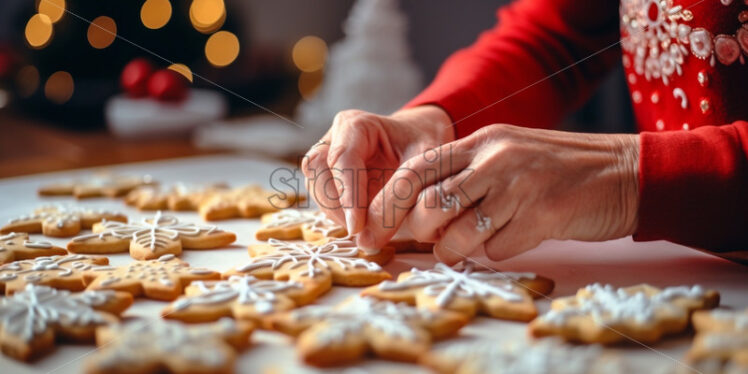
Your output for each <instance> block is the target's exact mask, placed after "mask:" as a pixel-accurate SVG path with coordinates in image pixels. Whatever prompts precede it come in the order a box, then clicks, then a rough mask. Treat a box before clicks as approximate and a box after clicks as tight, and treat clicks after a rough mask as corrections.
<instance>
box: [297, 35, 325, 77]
mask: <svg viewBox="0 0 748 374" xmlns="http://www.w3.org/2000/svg"><path fill="white" fill-rule="evenodd" d="M291 57H292V58H293V63H294V65H296V67H297V68H298V69H299V70H301V71H304V72H313V71H317V70H320V69H322V68H323V67H325V61H326V60H327V43H325V41H324V40H322V39H320V38H318V37H316V36H311V35H310V36H305V37H303V38H301V39H299V41H297V42H296V44H294V46H293V51H292V52H291Z"/></svg>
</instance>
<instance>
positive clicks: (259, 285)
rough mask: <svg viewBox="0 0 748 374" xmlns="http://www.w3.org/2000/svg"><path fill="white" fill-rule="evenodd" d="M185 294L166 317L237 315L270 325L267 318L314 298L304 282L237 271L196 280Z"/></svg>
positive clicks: (198, 319)
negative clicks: (218, 278)
mask: <svg viewBox="0 0 748 374" xmlns="http://www.w3.org/2000/svg"><path fill="white" fill-rule="evenodd" d="M185 295H186V296H184V297H180V298H179V299H178V300H177V301H175V302H173V303H172V304H171V305H169V306H168V307H166V309H164V311H163V313H162V314H163V316H164V318H171V319H178V320H181V321H185V322H208V321H215V320H217V319H219V318H221V317H234V318H236V319H240V320H248V321H252V322H254V323H255V324H257V325H261V326H265V327H268V326H267V324H266V323H265V321H266V318H267V317H268V316H270V315H272V314H274V313H278V312H284V311H287V310H289V309H292V308H294V307H296V306H297V305H304V304H309V303H310V302H312V301H313V300H314V298H313V297H311V295H310V294H309V293H308V292H306V291H305V289H304V286H303V285H302V284H301V283H298V282H293V281H276V280H268V279H257V278H255V277H253V276H251V275H244V276H239V275H234V276H231V277H229V278H228V279H227V280H222V281H207V282H204V281H196V282H192V284H190V285H189V287H187V288H186V289H185Z"/></svg>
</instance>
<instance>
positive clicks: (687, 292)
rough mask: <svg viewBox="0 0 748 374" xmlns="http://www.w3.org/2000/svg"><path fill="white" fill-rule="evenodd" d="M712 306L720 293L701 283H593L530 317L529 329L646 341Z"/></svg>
mask: <svg viewBox="0 0 748 374" xmlns="http://www.w3.org/2000/svg"><path fill="white" fill-rule="evenodd" d="M717 304H719V294H718V293H717V292H716V291H712V290H705V289H704V288H702V287H701V286H693V287H686V286H679V287H668V288H665V289H658V288H656V287H652V286H649V285H646V284H641V285H637V286H632V287H626V288H614V287H613V286H611V285H605V286H603V285H600V284H598V283H595V284H592V285H589V286H587V287H585V288H582V289H580V290H579V291H577V294H576V295H575V296H571V297H564V298H560V299H556V300H554V301H553V302H552V303H551V310H550V311H549V312H548V313H546V314H545V315H542V316H540V317H538V318H536V319H535V320H534V321H532V322H531V323H530V326H529V328H530V332H531V333H532V334H533V335H534V336H547V335H559V336H561V337H563V338H565V339H568V340H572V341H579V342H582V343H602V344H609V343H615V342H618V341H622V340H626V339H633V340H634V341H638V342H650V343H651V342H654V341H657V340H659V339H660V338H661V337H662V336H663V335H665V334H672V333H677V332H681V331H683V330H685V329H686V328H687V327H688V325H689V323H690V315H691V312H692V311H694V310H698V309H710V308H714V307H715V306H717Z"/></svg>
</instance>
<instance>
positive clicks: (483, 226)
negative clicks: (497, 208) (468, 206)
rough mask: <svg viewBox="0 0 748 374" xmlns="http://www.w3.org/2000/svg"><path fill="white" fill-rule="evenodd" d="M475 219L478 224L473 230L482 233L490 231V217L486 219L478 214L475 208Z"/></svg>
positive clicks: (478, 211)
mask: <svg viewBox="0 0 748 374" xmlns="http://www.w3.org/2000/svg"><path fill="white" fill-rule="evenodd" d="M475 218H476V219H477V220H478V222H477V223H476V224H475V229H476V230H478V232H484V231H487V230H489V229H491V217H486V216H484V215H483V213H481V212H480V209H479V208H478V207H477V206H476V207H475Z"/></svg>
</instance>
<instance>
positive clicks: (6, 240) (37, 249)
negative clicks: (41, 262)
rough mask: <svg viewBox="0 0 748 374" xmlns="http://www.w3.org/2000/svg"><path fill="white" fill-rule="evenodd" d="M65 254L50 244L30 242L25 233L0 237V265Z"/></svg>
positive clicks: (61, 249) (13, 233)
mask: <svg viewBox="0 0 748 374" xmlns="http://www.w3.org/2000/svg"><path fill="white" fill-rule="evenodd" d="M67 253H68V252H67V251H66V250H65V249H63V248H60V247H57V246H54V245H52V243H50V242H46V241H34V240H30V239H29V234H27V233H25V232H21V233H15V232H11V233H10V234H7V235H0V265H1V264H7V263H8V262H13V261H17V260H26V259H30V258H34V257H40V256H54V255H64V254H67Z"/></svg>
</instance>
